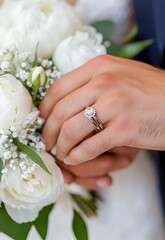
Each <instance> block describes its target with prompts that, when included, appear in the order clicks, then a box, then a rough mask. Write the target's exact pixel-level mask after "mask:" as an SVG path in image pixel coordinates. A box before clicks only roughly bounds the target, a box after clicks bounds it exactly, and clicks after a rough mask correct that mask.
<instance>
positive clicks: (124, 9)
mask: <svg viewBox="0 0 165 240" xmlns="http://www.w3.org/2000/svg"><path fill="white" fill-rule="evenodd" d="M130 6H131V3H130V1H129V0H104V1H103V0H79V1H78V2H77V4H76V6H75V9H76V11H77V12H78V13H79V14H80V16H81V17H82V18H83V19H84V21H85V22H86V23H90V22H93V21H94V20H100V19H110V20H113V21H114V23H115V24H116V26H117V30H116V33H115V34H116V37H117V38H118V39H119V38H120V37H121V36H122V35H123V34H125V33H126V32H127V31H128V28H129V25H130V15H131V14H130V12H131V8H130ZM112 176H113V179H114V183H113V186H112V187H110V188H109V189H106V190H102V191H100V194H101V196H102V197H103V199H104V202H103V203H100V206H99V213H98V217H96V218H93V219H90V220H88V219H87V223H88V230H89V240H100V239H103V240H164V239H165V233H164V225H163V214H162V209H161V200H160V196H159V190H158V179H157V172H156V166H155V164H154V161H153V159H152V158H151V156H150V155H149V153H148V152H146V151H142V152H141V153H140V154H139V156H138V157H137V159H136V161H135V162H134V163H133V164H132V166H131V167H129V168H127V169H125V170H121V171H118V172H115V173H113V174H112ZM64 197H65V196H64ZM66 197H67V196H66ZM66 202H67V201H66V199H65V201H63V200H61V201H60V202H59V203H58V204H57V206H56V207H55V208H54V210H53V211H52V213H51V216H50V224H49V230H48V237H47V240H75V238H74V235H73V233H72V228H71V219H70V213H69V212H68V211H67V209H69V207H68V206H66ZM68 204H69V201H68ZM7 239H9V238H8V237H5V236H4V235H2V234H0V240H7ZM33 239H35V240H40V237H39V236H38V234H37V233H36V230H35V229H34V228H33V229H32V231H31V232H30V234H29V237H28V240H33Z"/></svg>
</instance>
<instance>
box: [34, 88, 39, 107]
mask: <svg viewBox="0 0 165 240" xmlns="http://www.w3.org/2000/svg"><path fill="white" fill-rule="evenodd" d="M33 90H34V95H33V103H34V104H35V101H36V98H37V93H38V87H33Z"/></svg>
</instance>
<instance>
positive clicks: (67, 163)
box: [64, 157, 70, 165]
mask: <svg viewBox="0 0 165 240" xmlns="http://www.w3.org/2000/svg"><path fill="white" fill-rule="evenodd" d="M64 163H65V164H66V165H69V164H70V159H69V158H68V157H66V158H64Z"/></svg>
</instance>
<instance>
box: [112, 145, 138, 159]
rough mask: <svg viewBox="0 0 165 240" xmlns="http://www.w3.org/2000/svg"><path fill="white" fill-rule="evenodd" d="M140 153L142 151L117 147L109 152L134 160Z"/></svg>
mask: <svg viewBox="0 0 165 240" xmlns="http://www.w3.org/2000/svg"><path fill="white" fill-rule="evenodd" d="M139 151H140V149H138V148H131V147H116V148H113V149H111V150H109V151H108V152H109V153H111V154H115V155H122V156H130V157H131V158H132V157H135V156H136V155H137V154H138V152H139Z"/></svg>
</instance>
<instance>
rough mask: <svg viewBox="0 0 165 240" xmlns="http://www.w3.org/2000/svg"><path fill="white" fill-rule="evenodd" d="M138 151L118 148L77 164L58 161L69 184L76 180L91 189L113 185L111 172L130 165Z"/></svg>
mask: <svg viewBox="0 0 165 240" xmlns="http://www.w3.org/2000/svg"><path fill="white" fill-rule="evenodd" d="M138 152H139V150H137V149H134V148H116V149H112V150H111V151H109V152H106V153H105V154H102V155H101V156H99V157H97V158H96V159H94V160H91V161H89V162H85V163H82V164H79V165H77V166H69V165H65V164H64V163H63V162H61V161H57V164H58V165H59V167H60V168H61V170H62V172H63V176H64V180H65V182H66V183H67V184H70V183H72V182H75V183H77V184H79V185H81V186H83V187H85V188H88V189H90V190H99V189H104V188H108V187H109V186H111V185H112V177H111V176H110V174H109V173H110V172H112V171H117V170H121V169H124V168H126V167H128V166H130V164H131V163H132V162H133V161H134V160H135V157H136V156H137V153H138Z"/></svg>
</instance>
